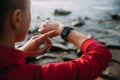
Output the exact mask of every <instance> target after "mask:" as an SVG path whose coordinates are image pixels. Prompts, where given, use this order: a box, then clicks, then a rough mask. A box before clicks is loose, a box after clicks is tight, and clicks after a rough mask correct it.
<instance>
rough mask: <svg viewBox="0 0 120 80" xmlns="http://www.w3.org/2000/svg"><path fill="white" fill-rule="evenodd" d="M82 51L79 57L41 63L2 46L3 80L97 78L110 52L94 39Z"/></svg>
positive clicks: (83, 46)
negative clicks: (71, 59) (29, 61)
mask: <svg viewBox="0 0 120 80" xmlns="http://www.w3.org/2000/svg"><path fill="white" fill-rule="evenodd" d="M81 51H82V52H83V55H82V56H81V57H80V58H78V59H77V60H73V61H68V62H59V63H52V64H48V65H45V66H41V65H35V64H26V63H25V58H24V56H23V53H22V52H21V51H19V50H15V49H13V48H8V47H3V46H0V80H94V79H95V78H96V77H97V76H98V75H100V74H101V72H102V71H103V70H105V69H106V67H107V66H108V63H109V61H110V59H111V53H110V51H109V50H108V49H107V48H105V47H104V46H103V45H101V44H100V43H99V42H97V41H95V40H93V39H88V40H86V41H85V42H84V43H83V44H82V47H81Z"/></svg>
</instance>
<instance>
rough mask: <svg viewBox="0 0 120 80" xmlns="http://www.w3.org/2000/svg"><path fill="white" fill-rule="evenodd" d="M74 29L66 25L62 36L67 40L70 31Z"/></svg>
mask: <svg viewBox="0 0 120 80" xmlns="http://www.w3.org/2000/svg"><path fill="white" fill-rule="evenodd" d="M71 30H73V28H71V27H69V26H65V27H64V28H63V30H62V32H61V38H62V39H63V40H65V41H67V39H66V38H67V36H68V34H69V33H70V31H71Z"/></svg>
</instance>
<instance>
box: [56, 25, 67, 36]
mask: <svg viewBox="0 0 120 80" xmlns="http://www.w3.org/2000/svg"><path fill="white" fill-rule="evenodd" d="M64 27H65V26H64V25H63V24H60V25H59V28H58V30H57V31H56V33H57V34H58V35H60V34H61V32H62V30H63V29H64Z"/></svg>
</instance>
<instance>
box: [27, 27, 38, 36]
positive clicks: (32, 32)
mask: <svg viewBox="0 0 120 80" xmlns="http://www.w3.org/2000/svg"><path fill="white" fill-rule="evenodd" d="M38 29H39V27H37V26H36V28H35V29H34V30H29V31H28V34H34V33H37V32H38Z"/></svg>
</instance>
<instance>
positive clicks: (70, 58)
mask: <svg viewBox="0 0 120 80" xmlns="http://www.w3.org/2000/svg"><path fill="white" fill-rule="evenodd" d="M77 58H78V57H77V56H76V55H75V54H66V55H64V56H63V60H64V61H69V60H74V59H77Z"/></svg>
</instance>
